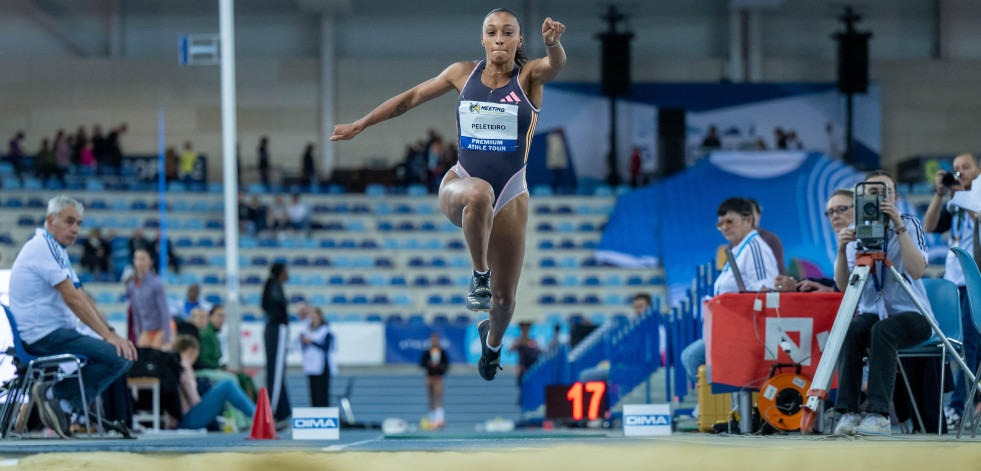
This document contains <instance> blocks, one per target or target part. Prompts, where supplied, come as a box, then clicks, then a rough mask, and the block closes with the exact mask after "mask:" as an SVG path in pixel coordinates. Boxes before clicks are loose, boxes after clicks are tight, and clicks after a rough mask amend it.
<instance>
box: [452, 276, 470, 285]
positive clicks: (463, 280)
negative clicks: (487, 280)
mask: <svg viewBox="0 0 981 471" xmlns="http://www.w3.org/2000/svg"><path fill="white" fill-rule="evenodd" d="M470 278H471V277H470V275H459V276H457V277H456V283H454V284H455V285H456V286H470Z"/></svg>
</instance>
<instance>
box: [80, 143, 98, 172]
mask: <svg viewBox="0 0 981 471" xmlns="http://www.w3.org/2000/svg"><path fill="white" fill-rule="evenodd" d="M79 165H80V166H81V167H82V168H87V169H89V170H90V171H91V173H92V174H95V173H96V171H98V169H99V163H98V162H96V160H95V144H93V143H92V141H85V143H84V144H83V145H82V151H81V154H80V157H79Z"/></svg>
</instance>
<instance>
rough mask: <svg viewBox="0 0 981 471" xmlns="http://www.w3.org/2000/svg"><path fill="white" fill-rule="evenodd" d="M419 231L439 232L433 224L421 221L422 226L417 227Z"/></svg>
mask: <svg viewBox="0 0 981 471" xmlns="http://www.w3.org/2000/svg"><path fill="white" fill-rule="evenodd" d="M419 230H420V231H423V232H436V231H438V230H439V228H438V227H437V226H436V223H435V222H432V221H423V222H422V224H420V225H419Z"/></svg>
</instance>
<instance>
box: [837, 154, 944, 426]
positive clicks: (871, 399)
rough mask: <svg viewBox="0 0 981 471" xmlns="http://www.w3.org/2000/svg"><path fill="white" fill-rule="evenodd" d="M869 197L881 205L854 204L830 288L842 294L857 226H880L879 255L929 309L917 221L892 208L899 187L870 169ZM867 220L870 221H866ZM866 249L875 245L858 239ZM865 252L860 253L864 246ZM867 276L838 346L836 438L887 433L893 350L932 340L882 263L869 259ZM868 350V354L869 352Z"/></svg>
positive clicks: (893, 378)
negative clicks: (865, 375) (865, 373)
mask: <svg viewBox="0 0 981 471" xmlns="http://www.w3.org/2000/svg"><path fill="white" fill-rule="evenodd" d="M865 182H866V184H869V183H881V184H882V185H868V186H866V187H865V190H866V194H867V195H875V196H876V197H878V198H873V201H876V199H877V200H878V201H880V203H879V211H878V212H877V211H875V207H874V204H875V203H871V204H872V205H873V206H872V207H866V206H868V203H869V202H867V201H866V202H865V203H863V204H859V201H858V199H856V204H855V210H856V214H855V223H854V224H852V225H850V226H849V227H846V228H844V229H842V230H841V231H839V232H838V256H837V258H836V260H835V284H836V285H837V286H838V289H839V290H841V291H845V290H846V289H847V288H848V281H849V278H850V276H851V273H852V270H853V269H854V268H855V259H856V254H857V253H858V252H859V247H858V245H859V244H858V242H859V241H858V239H857V238H856V232H855V225H858V224H861V225H865V226H869V225H875V221H876V220H878V221H879V222H880V223H883V224H884V225H885V239H884V240H881V239H880V240H881V242H882V251H883V252H885V254H886V257H887V258H888V259H889V261H891V262H892V264H893V266H894V267H895V268H896V271H898V272H899V273H901V274H902V277H903V278H904V279H905V280H904V281H905V282H906V283H908V284H909V285H910V288H911V289H912V291H913V293H914V294H915V295H916V297H917V300H918V301H919V302H920V304H922V305H923V306H924V307H925V308H926V310H927V312H926V313H925V314H926V315H929V316H933V312H932V311H931V310H930V302H929V301H928V300H927V296H926V289H925V288H924V287H923V282H922V281H920V277H921V276H922V275H923V271H924V270H925V269H926V265H927V247H926V239H925V238H924V233H923V227H922V226H921V224H920V221H919V220H918V219H917V218H916V217H915V216H911V215H908V214H902V215H901V214H900V213H899V211H898V210H897V209H896V206H895V203H896V200H897V199H898V195H897V194H896V183H895V181H894V180H893V179H892V177H891V176H889V174H887V173H885V172H882V171H874V172H870V173H869V174H867V175H866V178H865ZM870 223H871V224H870ZM862 242H865V243H866V245H873V244H872V243H870V241H868V240H866V239H863V241H862ZM861 250H862V251H866V249H865V248H862V249H861ZM874 264H875V266H874V267H873V270H872V272H871V273H870V274H869V276H868V279H867V281H866V283H865V286H864V287H863V290H862V294H861V296H860V298H859V301H858V309H857V314H856V315H855V317H853V318H852V320H851V323H850V324H849V326H848V332H847V333H846V334H845V340H844V342H843V343H842V347H841V353H840V356H839V359H838V361H839V364H838V401H837V403H836V404H835V408H836V409H837V410H839V411H840V412H844V413H845V415H844V416H843V417H842V418H841V420H840V421H839V422H838V425H837V426H836V427H835V434H846V435H852V434H854V433H855V432H856V431H857V430H862V431H864V432H871V433H880V434H885V435H889V434H890V432H891V427H890V421H889V405H890V400H891V399H892V393H893V388H894V386H895V383H896V363H897V358H896V351H897V350H899V349H901V348H906V347H910V346H913V345H916V344H918V343H920V342H922V341H924V340H926V339H927V338H929V337H930V334H931V327H930V323H929V322H928V321H927V320H926V319H924V318H923V316H922V315H921V314H920V312H919V309H917V307H916V304H915V303H914V302H913V300H912V299H910V297H909V295H908V294H907V293H906V291H905V290H904V289H903V287H902V286H901V285H900V284H899V281H898V280H896V279H895V278H894V277H893V275H892V272H891V271H890V270H889V269H888V268H887V267H886V266H885V264H884V263H882V262H874ZM866 350H868V354H866ZM866 356H868V366H869V375H868V389H867V393H868V405H867V406H866V408H865V412H866V413H865V415H864V417H863V416H862V415H861V414H860V410H859V405H860V402H861V393H862V366H863V362H862V358H863V357H866Z"/></svg>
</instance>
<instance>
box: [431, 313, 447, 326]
mask: <svg viewBox="0 0 981 471" xmlns="http://www.w3.org/2000/svg"><path fill="white" fill-rule="evenodd" d="M432 323H433V324H439V325H446V324H449V323H450V318H449V317H447V316H446V314H436V315H435V316H433V321H432Z"/></svg>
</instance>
